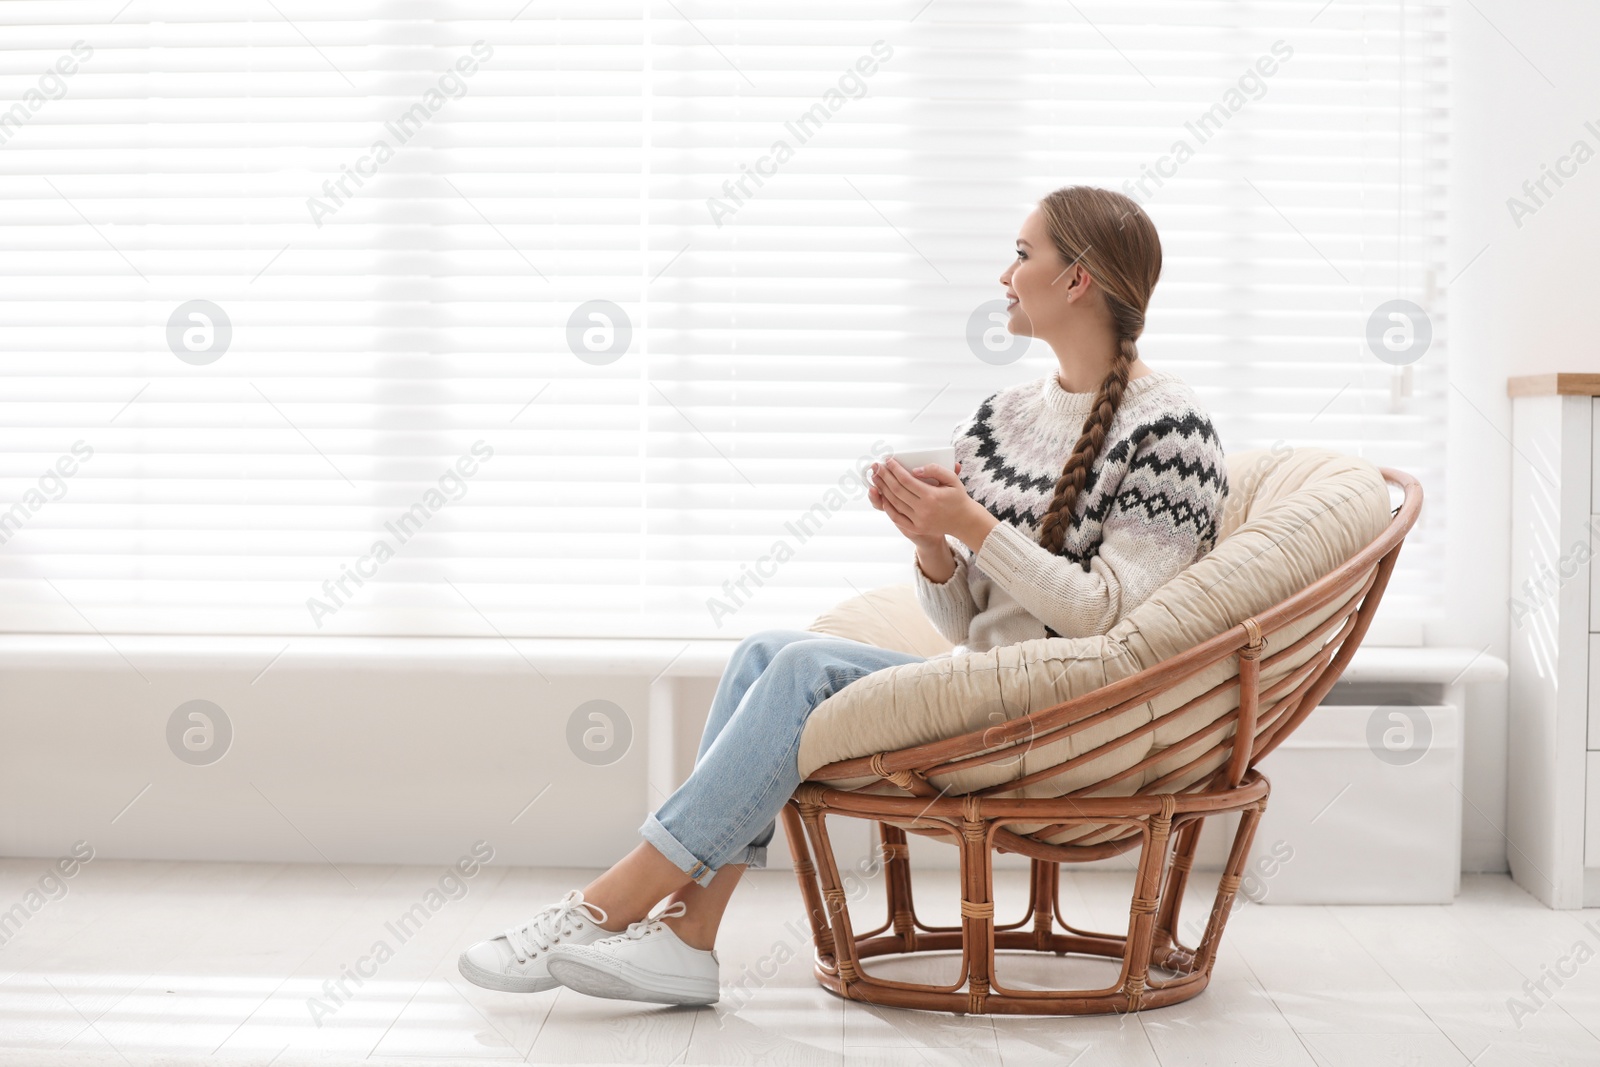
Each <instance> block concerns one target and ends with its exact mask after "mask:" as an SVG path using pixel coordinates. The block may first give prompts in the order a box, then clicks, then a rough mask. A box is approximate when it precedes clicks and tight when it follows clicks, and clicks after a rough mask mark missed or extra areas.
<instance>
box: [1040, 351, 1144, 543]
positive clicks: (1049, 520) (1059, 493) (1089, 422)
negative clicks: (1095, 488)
mask: <svg viewBox="0 0 1600 1067" xmlns="http://www.w3.org/2000/svg"><path fill="white" fill-rule="evenodd" d="M1138 358H1139V352H1138V349H1137V348H1135V347H1134V343H1133V338H1131V337H1127V336H1124V337H1122V338H1121V340H1120V341H1119V343H1118V345H1117V354H1116V356H1115V357H1113V358H1112V360H1111V371H1110V373H1109V374H1107V375H1106V378H1105V381H1103V382H1101V383H1100V390H1099V392H1097V393H1096V394H1095V398H1094V404H1093V406H1091V407H1090V409H1089V415H1088V417H1087V418H1085V419H1084V420H1083V433H1082V434H1081V435H1080V436H1079V437H1078V443H1077V445H1076V446H1074V447H1073V449H1072V455H1070V456H1068V457H1067V462H1066V465H1065V466H1064V467H1062V469H1061V477H1059V478H1057V479H1056V487H1055V495H1054V496H1053V497H1052V498H1051V500H1050V507H1049V508H1048V509H1047V510H1046V511H1045V516H1044V520H1043V521H1042V522H1041V523H1040V525H1039V544H1040V545H1042V546H1044V548H1045V549H1046V550H1047V551H1048V552H1049V553H1050V554H1051V555H1057V554H1059V553H1060V552H1061V546H1062V544H1063V543H1064V542H1065V541H1066V537H1067V530H1068V529H1069V528H1070V527H1071V525H1072V521H1073V518H1072V510H1073V508H1074V507H1075V506H1076V505H1077V502H1078V496H1079V494H1080V493H1082V492H1083V487H1084V484H1085V483H1086V482H1087V481H1088V479H1089V469H1090V468H1091V467H1093V466H1094V461H1095V458H1096V457H1097V456H1099V455H1100V449H1101V448H1102V447H1103V446H1104V445H1105V443H1106V434H1107V433H1109V432H1110V430H1111V420H1112V419H1114V418H1116V415H1117V408H1119V407H1121V406H1122V394H1123V391H1124V390H1126V389H1127V386H1128V368H1129V367H1130V366H1131V365H1132V364H1133V361H1134V360H1136V359H1138Z"/></svg>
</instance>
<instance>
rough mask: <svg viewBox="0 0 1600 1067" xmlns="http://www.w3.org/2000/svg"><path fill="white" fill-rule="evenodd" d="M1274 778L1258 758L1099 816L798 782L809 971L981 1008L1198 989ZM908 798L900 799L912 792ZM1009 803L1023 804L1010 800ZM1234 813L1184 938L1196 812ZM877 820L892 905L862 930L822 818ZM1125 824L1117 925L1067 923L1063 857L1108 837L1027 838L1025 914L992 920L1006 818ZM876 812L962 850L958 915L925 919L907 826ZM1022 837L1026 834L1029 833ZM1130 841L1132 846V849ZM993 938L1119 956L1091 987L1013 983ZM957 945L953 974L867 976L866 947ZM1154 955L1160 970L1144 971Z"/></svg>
mask: <svg viewBox="0 0 1600 1067" xmlns="http://www.w3.org/2000/svg"><path fill="white" fill-rule="evenodd" d="M1269 790H1270V783H1268V781H1267V779H1266V778H1265V777H1264V776H1263V775H1262V774H1261V773H1260V772H1259V771H1256V770H1251V771H1249V772H1248V773H1247V774H1246V776H1245V777H1244V779H1243V780H1242V781H1241V782H1240V783H1239V785H1238V786H1236V787H1234V788H1231V789H1221V790H1219V791H1216V792H1205V793H1188V794H1176V795H1175V794H1171V793H1167V794H1157V795H1149V796H1140V797H1136V798H1127V799H1121V800H1118V801H1116V802H1115V803H1116V804H1117V805H1118V806H1119V807H1120V809H1121V811H1120V813H1119V814H1118V815H1116V816H1113V817H1105V816H1104V815H1102V814H1101V813H1100V812H1098V811H1085V810H1084V809H1085V807H1086V806H1093V803H1094V802H1088V805H1086V802H1084V801H1081V800H1080V801H1069V800H1063V801H1061V802H1059V803H1057V804H1054V805H1052V803H1051V802H1050V801H1048V800H1022V801H1017V800H1011V801H1006V800H998V799H993V798H978V797H961V796H954V797H940V798H937V799H935V800H933V801H927V800H923V799H921V798H900V797H886V796H880V795H875V794H862V793H852V792H841V791H839V790H835V789H831V788H828V787H826V786H823V785H819V784H816V783H811V782H808V783H805V784H803V785H801V787H800V788H799V789H798V790H796V792H795V795H794V797H793V798H791V799H790V802H789V803H788V804H787V805H786V806H785V807H784V809H783V818H784V827H785V831H786V834H787V837H788V840H789V847H790V850H791V852H792V853H793V855H794V866H795V875H796V877H797V878H799V880H800V888H801V893H802V895H803V896H804V898H805V903H806V910H807V913H808V916H809V918H810V921H811V930H812V941H813V945H814V946H815V949H816V955H815V964H814V966H815V972H816V977H817V981H818V982H819V983H820V984H821V985H822V986H823V988H825V989H827V990H829V991H830V992H832V993H834V994H836V995H837V996H840V997H844V998H846V999H849V1000H859V1001H865V1002H867V1003H872V1004H882V1005H886V1006H890V1007H898V1008H918V1009H923V1010H931V1011H946V1012H953V1013H957V1014H966V1015H980V1014H995V1015H1095V1014H1103V1013H1112V1012H1115V1013H1118V1014H1120V1013H1124V1012H1130V1011H1141V1010H1144V1009H1148V1008H1159V1007H1164V1006H1166V1005H1168V1004H1176V1003H1178V1002H1180V1001H1184V1000H1188V999H1189V998H1191V997H1193V996H1196V995H1197V994H1199V993H1200V992H1201V991H1202V990H1203V989H1205V987H1206V983H1207V982H1209V981H1210V978H1211V969H1212V965H1213V964H1214V963H1215V961H1216V953H1217V946H1218V944H1219V943H1220V941H1221V939H1222V931H1223V927H1224V925H1225V924H1226V923H1227V919H1228V915H1229V913H1230V912H1231V911H1232V910H1233V905H1234V897H1235V896H1236V895H1237V893H1238V890H1239V882H1240V878H1241V874H1242V871H1243V867H1244V864H1245V861H1246V859H1247V857H1248V856H1249V852H1250V844H1251V840H1252V838H1253V837H1254V836H1255V829H1256V824H1257V823H1258V821H1259V820H1260V817H1261V813H1262V812H1263V811H1264V810H1265V809H1266V801H1267V795H1268V792H1269ZM908 804H911V805H914V807H912V808H911V809H910V810H906V805H908ZM1010 809H1017V810H1010ZM1229 812H1240V813H1241V814H1242V817H1241V818H1240V820H1239V828H1238V830H1237V832H1236V833H1235V834H1234V839H1233V843H1232V847H1231V848H1230V850H1229V853H1228V860H1227V863H1226V866H1225V867H1224V870H1223V874H1222V877H1221V879H1220V882H1219V885H1218V889H1217V895H1216V900H1215V902H1214V904H1213V906H1212V909H1211V915H1210V917H1209V919H1208V921H1207V923H1206V927H1205V931H1204V933H1203V935H1202V936H1201V940H1200V944H1199V945H1198V946H1196V947H1193V948H1190V947H1187V946H1184V945H1181V944H1180V943H1179V942H1178V941H1177V939H1176V937H1175V934H1174V931H1175V930H1176V929H1177V928H1178V914H1179V906H1180V904H1181V902H1182V898H1183V893H1184V889H1185V886H1186V885H1187V883H1188V878H1189V871H1190V867H1191V866H1192V864H1193V862H1194V854H1195V848H1196V847H1197V845H1198V843H1199V836H1200V829H1201V826H1202V824H1203V822H1204V820H1205V819H1206V818H1208V817H1210V816H1213V815H1223V814H1226V813H1229ZM830 815H833V816H842V817H846V818H864V819H872V820H875V821H877V825H878V831H879V836H880V838H881V841H882V864H883V870H882V878H883V880H884V882H883V884H884V887H885V891H886V898H887V905H888V907H887V911H886V914H887V916H888V918H887V919H886V920H885V921H884V922H883V923H882V924H881V925H879V926H878V927H876V928H874V929H872V930H868V931H866V932H864V933H859V934H858V933H856V932H855V930H854V927H853V924H852V923H851V917H850V909H849V902H848V900H847V899H846V893H845V889H844V885H843V882H842V880H841V878H840V872H839V869H838V866H837V863H836V862H835V859H834V852H833V848H832V847H831V845H830V843H829V838H828V829H827V817H828V816H830ZM1041 817H1043V818H1047V819H1049V820H1052V821H1057V822H1059V823H1061V824H1072V823H1082V824H1093V825H1096V826H1105V825H1116V824H1121V825H1123V826H1126V827H1128V828H1129V829H1130V830H1134V831H1136V832H1137V833H1136V836H1135V837H1133V839H1132V845H1133V847H1136V848H1137V849H1138V856H1139V862H1138V867H1137V873H1136V875H1135V882H1134V894H1133V898H1132V900H1131V901H1130V902H1129V908H1128V928H1127V930H1126V931H1125V932H1123V933H1098V932H1095V931H1091V930H1081V929H1078V928H1076V927H1074V926H1071V925H1069V924H1068V923H1067V922H1066V921H1065V919H1064V917H1063V916H1062V914H1061V907H1060V899H1059V888H1060V871H1061V864H1062V863H1064V862H1072V861H1073V860H1074V859H1079V860H1083V859H1092V858H1097V857H1098V856H1101V855H1104V854H1105V850H1104V849H1103V848H1101V849H1093V848H1084V849H1081V850H1078V851H1079V854H1078V855H1074V850H1073V847H1072V846H1062V845H1049V844H1045V843H1042V842H1031V843H1030V847H1029V849H1028V851H1029V852H1030V853H1035V854H1034V855H1032V857H1031V859H1030V865H1031V871H1030V883H1029V884H1030V888H1029V899H1028V906H1027V910H1026V912H1025V913H1024V914H1023V916H1022V918H1021V919H1019V920H1017V921H1015V922H1010V923H1007V924H1005V925H996V923H995V914H994V911H995V907H994V868H993V862H992V859H993V855H994V838H995V835H996V832H997V831H998V830H1000V829H1001V828H1002V827H1004V826H1005V824H1006V823H1022V822H1030V821H1031V822H1034V823H1037V822H1039V821H1041ZM884 819H894V820H896V821H897V822H902V823H910V824H911V825H912V827H913V832H917V833H924V834H929V835H934V836H948V837H951V838H954V840H955V841H956V842H957V848H958V849H959V850H960V861H961V916H962V920H961V924H960V925H959V926H931V925H928V924H927V923H924V922H922V921H920V920H919V919H918V918H917V915H916V909H915V904H914V901H913V898H912V881H911V876H912V872H911V866H910V855H909V852H910V846H909V844H908V843H907V838H906V830H905V829H904V828H902V827H901V826H899V825H891V824H890V823H888V822H884V821H882V820H884ZM1024 840H1026V839H1024ZM1128 851H1132V848H1129V849H1128ZM997 950H1002V951H1005V950H1032V951H1035V952H1039V953H1045V954H1050V955H1053V956H1055V957H1057V958H1061V957H1065V956H1068V955H1078V956H1084V957H1094V958H1101V959H1112V960H1118V961H1120V964H1121V973H1120V974H1119V975H1118V977H1117V980H1116V982H1115V983H1113V984H1112V985H1110V986H1106V987H1103V988H1098V989H1031V988H1030V989H1010V988H1006V987H1005V986H1003V985H1001V984H1000V983H999V982H998V981H997V980H996V976H995V975H996V971H995V952H996V951H997ZM955 951H959V952H960V953H961V964H960V972H959V974H958V976H957V979H956V981H954V982H953V983H950V984H947V985H934V984H922V983H916V982H904V981H893V980H890V979H887V978H882V977H875V976H874V975H872V974H869V973H867V972H866V971H865V970H864V969H863V967H862V961H863V960H870V959H874V958H882V957H890V956H900V957H902V958H909V957H912V956H914V954H915V953H919V952H955ZM1152 968H1155V970H1156V971H1157V972H1159V973H1158V974H1153V973H1152Z"/></svg>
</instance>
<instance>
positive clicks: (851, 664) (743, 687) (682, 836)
mask: <svg viewBox="0 0 1600 1067" xmlns="http://www.w3.org/2000/svg"><path fill="white" fill-rule="evenodd" d="M924 658H925V657H923V656H915V655H911V654H909V653H906V652H895V651H892V650H890V649H887V648H878V647H876V646H874V645H868V644H863V643H862V642H860V641H852V640H850V639H848V638H842V637H829V636H827V635H825V634H819V633H815V632H813V631H810V630H761V631H758V632H757V633H753V634H751V635H750V636H749V637H747V638H745V639H744V640H743V641H742V642H740V644H739V647H738V648H736V649H734V651H733V655H732V657H731V658H730V659H729V660H728V667H727V670H725V671H724V672H723V674H722V680H721V682H719V683H718V685H717V695H716V697H715V698H714V699H713V700H712V702H711V712H710V714H709V715H708V716H707V718H706V726H705V731H704V732H703V733H702V734H701V737H700V751H699V753H698V754H697V755H696V756H695V765H694V771H693V772H692V773H691V774H690V775H689V778H688V780H687V781H685V782H684V783H683V785H681V786H679V787H678V790H677V792H675V793H673V794H672V795H671V796H670V797H668V798H667V799H666V801H665V802H664V803H663V804H662V805H661V807H660V808H658V809H656V811H655V812H654V814H651V815H647V816H645V820H644V824H643V825H642V826H640V827H639V832H640V833H641V834H643V835H644V839H645V840H646V841H648V842H650V843H651V844H652V845H654V846H655V847H656V848H657V849H658V850H659V851H660V852H661V854H662V855H663V856H665V857H667V859H669V860H671V861H672V862H673V863H676V864H677V865H678V866H679V867H680V868H682V869H683V872H684V873H685V874H687V875H688V876H689V877H690V878H692V879H694V881H695V882H697V883H699V884H700V885H702V886H704V885H709V884H711V879H712V878H713V877H714V876H715V875H716V872H717V868H719V867H721V866H722V865H723V864H725V863H743V864H745V865H747V866H750V867H757V868H760V867H765V866H766V865H767V843H768V842H770V841H771V840H772V835H773V832H774V831H775V830H776V829H777V821H776V820H777V817H778V813H779V812H781V811H782V810H783V805H784V804H785V803H787V802H788V800H789V797H790V796H791V795H792V794H793V793H794V791H795V788H796V787H797V786H799V784H800V767H799V762H798V758H799V753H800V734H801V733H802V732H803V731H804V730H805V725H806V719H807V718H809V717H810V715H811V712H812V711H813V710H814V709H815V708H816V706H817V705H818V704H821V703H822V702H823V701H824V700H826V699H827V698H828V697H830V696H832V695H833V694H834V693H836V692H838V691H839V690H841V689H843V688H844V687H845V686H847V685H849V684H850V683H851V682H853V681H855V680H856V679H858V678H861V677H863V676H865V675H868V674H871V673H872V672H873V671H878V670H882V669H883V668H885V667H895V666H899V665H900V664H903V663H921V662H923V660H924Z"/></svg>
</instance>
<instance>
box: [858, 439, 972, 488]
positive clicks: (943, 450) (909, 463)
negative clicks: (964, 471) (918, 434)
mask: <svg viewBox="0 0 1600 1067" xmlns="http://www.w3.org/2000/svg"><path fill="white" fill-rule="evenodd" d="M893 456H894V458H895V459H897V460H899V461H900V465H901V466H902V467H904V468H905V469H906V470H908V471H913V470H916V469H917V468H918V467H922V466H926V465H928V464H930V463H931V464H936V465H938V466H940V467H943V468H944V469H945V470H947V471H951V472H952V473H953V472H954V471H955V469H956V449H955V446H954V445H936V446H934V447H933V448H909V449H906V448H903V449H900V450H898V451H896V452H894V453H893ZM887 461H888V457H887V456H885V457H884V459H883V460H882V461H880V462H879V464H878V465H879V466H880V467H881V466H883V464H884V463H886V462H887ZM871 474H872V472H871V470H870V469H868V471H867V475H868V479H867V480H868V482H869V483H870V482H871ZM923 481H925V482H932V481H933V479H932V478H924V479H923Z"/></svg>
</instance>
